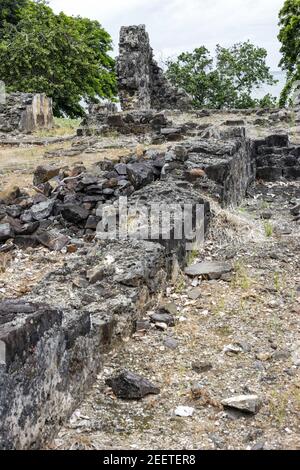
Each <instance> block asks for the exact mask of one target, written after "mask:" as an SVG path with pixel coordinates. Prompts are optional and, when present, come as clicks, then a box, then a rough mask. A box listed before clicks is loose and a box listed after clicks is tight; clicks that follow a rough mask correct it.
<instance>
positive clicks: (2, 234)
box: [0, 224, 14, 242]
mask: <svg viewBox="0 0 300 470" xmlns="http://www.w3.org/2000/svg"><path fill="white" fill-rule="evenodd" d="M13 235H14V234H13V230H12V228H11V226H10V224H0V242H3V241H6V240H8V239H9V238H12V237H13Z"/></svg>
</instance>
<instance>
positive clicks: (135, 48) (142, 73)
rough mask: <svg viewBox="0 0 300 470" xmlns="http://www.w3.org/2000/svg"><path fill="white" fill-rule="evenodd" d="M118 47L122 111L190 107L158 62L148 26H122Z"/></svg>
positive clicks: (188, 100) (182, 108) (185, 94)
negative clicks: (151, 44) (154, 55)
mask: <svg viewBox="0 0 300 470" xmlns="http://www.w3.org/2000/svg"><path fill="white" fill-rule="evenodd" d="M119 48H120V51H119V57H118V60H117V77H118V87H119V97H120V101H121V106H122V110H123V111H128V110H134V109H136V110H137V109H142V110H147V109H156V110H161V109H181V110H185V109H189V108H190V107H191V99H190V97H189V96H188V95H187V93H186V92H185V91H184V90H180V89H178V88H176V87H174V86H173V85H171V83H170V82H169V81H168V80H167V79H166V77H165V76H164V73H163V71H162V69H161V68H160V67H159V66H158V64H157V63H156V62H155V60H154V58H153V50H152V48H151V46H150V41H149V35H148V33H147V32H146V28H145V25H139V26H123V27H122V28H121V32H120V43H119Z"/></svg>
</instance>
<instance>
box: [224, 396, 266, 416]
mask: <svg viewBox="0 0 300 470" xmlns="http://www.w3.org/2000/svg"><path fill="white" fill-rule="evenodd" d="M222 405H223V406H224V407H225V408H233V409H235V410H239V411H243V412H245V413H251V414H255V413H257V412H258V411H259V409H260V407H261V405H262V403H261V400H260V399H259V397H258V396H257V395H244V396H238V397H232V398H227V399H226V400H223V401H222Z"/></svg>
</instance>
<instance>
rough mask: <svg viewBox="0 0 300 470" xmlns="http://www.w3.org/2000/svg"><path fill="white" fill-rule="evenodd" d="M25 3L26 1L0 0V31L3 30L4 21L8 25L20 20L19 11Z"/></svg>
mask: <svg viewBox="0 0 300 470" xmlns="http://www.w3.org/2000/svg"><path fill="white" fill-rule="evenodd" d="M26 3H27V0H1V4H0V29H2V28H3V26H4V22H5V21H6V22H8V23H10V24H17V23H18V21H19V19H20V14H21V10H22V8H23V7H24V6H25V5H26ZM0 35H1V33H0Z"/></svg>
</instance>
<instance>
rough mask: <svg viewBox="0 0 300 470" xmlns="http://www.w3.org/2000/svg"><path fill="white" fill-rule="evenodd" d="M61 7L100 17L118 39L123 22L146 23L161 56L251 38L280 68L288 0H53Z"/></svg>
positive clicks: (71, 12)
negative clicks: (281, 23) (281, 15)
mask: <svg viewBox="0 0 300 470" xmlns="http://www.w3.org/2000/svg"><path fill="white" fill-rule="evenodd" d="M49 3H50V6H52V8H53V9H54V10H55V12H59V11H64V12H65V13H67V14H72V15H81V16H87V17H88V18H91V19H97V20H99V21H100V22H101V23H102V25H103V26H104V27H105V29H106V30H107V31H108V32H109V33H110V34H111V36H112V37H113V40H114V45H115V52H116V53H117V46H118V37H119V30H120V27H121V26H123V25H133V24H142V23H144V24H146V27H147V30H148V32H149V33H150V40H151V45H152V47H153V49H154V52H155V54H156V57H157V58H158V59H160V58H161V57H162V58H167V57H170V56H174V55H176V54H178V53H180V52H182V51H188V50H193V49H194V48H195V47H198V46H200V45H205V46H206V47H207V48H208V49H210V50H213V49H214V47H215V45H216V44H218V43H219V44H221V45H223V46H225V47H228V46H231V45H232V44H234V43H235V42H239V41H244V40H247V39H250V41H251V42H253V43H255V44H257V45H259V46H263V47H265V48H266V49H267V51H268V54H269V56H268V63H269V65H270V66H271V68H272V70H277V69H278V63H279V60H280V53H279V48H280V44H279V42H278V40H277V34H278V26H277V24H278V12H279V10H280V8H281V7H282V5H283V3H284V0H50V1H49Z"/></svg>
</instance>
